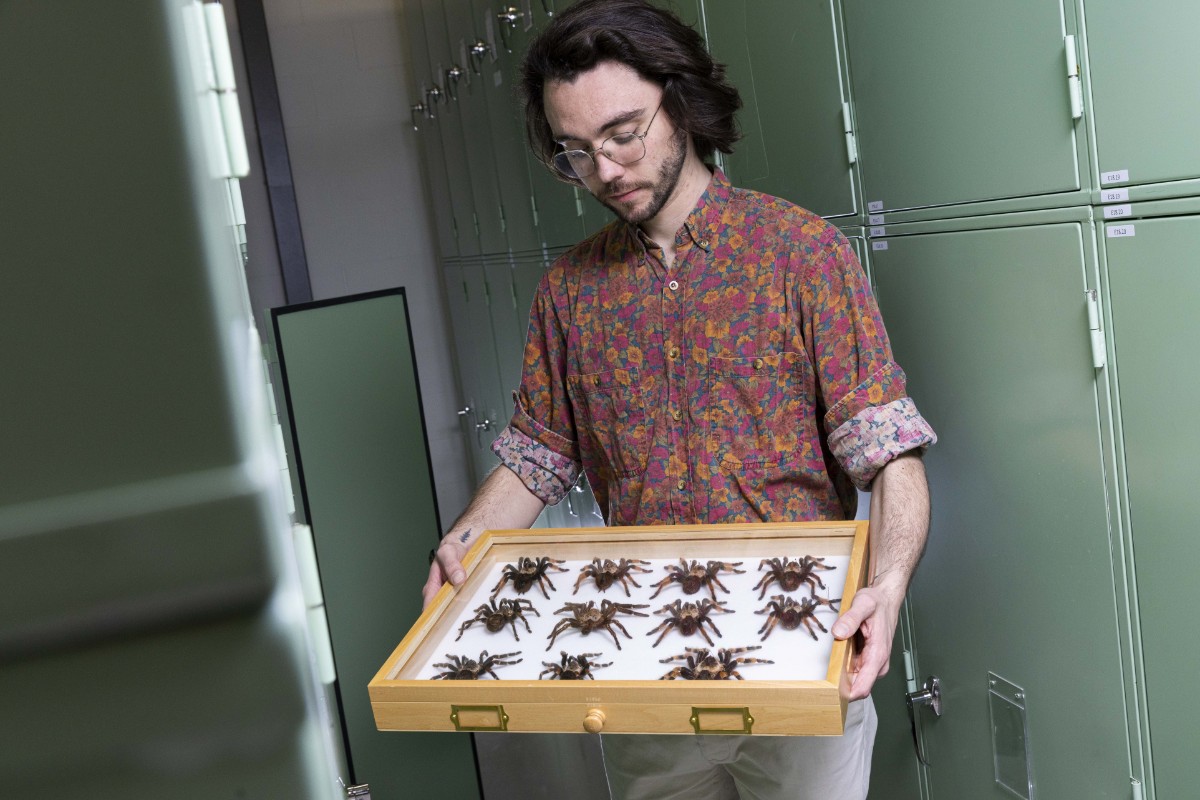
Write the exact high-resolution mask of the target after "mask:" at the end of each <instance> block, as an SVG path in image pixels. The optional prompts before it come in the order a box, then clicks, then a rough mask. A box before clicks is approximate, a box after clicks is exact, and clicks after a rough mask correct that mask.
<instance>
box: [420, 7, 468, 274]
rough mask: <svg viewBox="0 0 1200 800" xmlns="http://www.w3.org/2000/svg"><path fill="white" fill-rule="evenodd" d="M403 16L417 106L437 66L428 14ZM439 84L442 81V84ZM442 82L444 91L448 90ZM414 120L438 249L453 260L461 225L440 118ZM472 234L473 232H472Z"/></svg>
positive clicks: (423, 99) (422, 113)
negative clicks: (432, 58)
mask: <svg viewBox="0 0 1200 800" xmlns="http://www.w3.org/2000/svg"><path fill="white" fill-rule="evenodd" d="M404 14H405V17H406V19H407V22H408V30H409V46H410V47H411V48H412V51H413V52H412V63H413V70H414V71H415V72H416V75H414V76H412V77H413V81H414V83H415V84H416V87H417V88H416V91H414V92H413V94H412V98H413V103H414V104H417V103H419V104H421V105H422V107H423V106H424V103H425V89H426V88H429V87H430V86H431V85H432V83H433V81H434V80H436V79H437V78H436V75H435V72H434V70H435V67H434V66H433V65H431V64H430V62H429V42H428V41H427V40H426V38H425V14H424V12H423V9H422V8H421V5H420V3H411V4H409V5H407V6H405V9H404ZM439 82H440V81H439ZM446 88H447V87H446V85H445V84H444V83H442V85H441V89H442V90H443V91H444V90H446ZM411 121H412V123H413V126H414V127H415V128H416V131H415V132H414V133H413V134H412V135H413V136H415V137H416V139H417V142H418V144H419V145H420V148H421V157H422V160H423V161H424V162H425V165H426V168H427V170H428V173H427V174H428V176H429V189H430V193H431V194H432V200H433V218H434V222H435V224H436V226H437V234H438V247H439V249H440V252H441V255H442V257H443V258H453V257H454V256H457V255H458V254H459V253H458V222H457V220H456V219H455V210H454V201H453V199H452V198H451V196H450V175H449V173H448V172H447V170H446V152H445V150H444V147H443V144H442V132H441V129H440V124H441V119H440V117H436V118H435V117H430V116H429V115H428V114H426V112H425V111H423V110H413V112H412V115H411ZM471 233H472V234H473V233H474V231H473V230H471Z"/></svg>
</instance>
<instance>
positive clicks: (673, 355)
mask: <svg viewBox="0 0 1200 800" xmlns="http://www.w3.org/2000/svg"><path fill="white" fill-rule="evenodd" d="M667 355H668V356H669V357H670V358H679V348H678V347H672V348H671V349H670V350H668V351H667Z"/></svg>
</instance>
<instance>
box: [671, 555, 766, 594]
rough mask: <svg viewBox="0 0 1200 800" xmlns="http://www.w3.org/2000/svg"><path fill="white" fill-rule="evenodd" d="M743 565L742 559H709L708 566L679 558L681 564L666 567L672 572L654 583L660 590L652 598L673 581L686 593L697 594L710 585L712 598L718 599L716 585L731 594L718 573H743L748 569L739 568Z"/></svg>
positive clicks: (709, 589)
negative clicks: (729, 560) (728, 560)
mask: <svg viewBox="0 0 1200 800" xmlns="http://www.w3.org/2000/svg"><path fill="white" fill-rule="evenodd" d="M741 565H742V562H741V561H734V562H733V563H728V562H725V561H709V562H708V565H707V566H704V567H702V566H700V564H699V563H698V562H697V561H694V560H693V561H692V563H691V564H688V562H687V559H683V558H681V559H679V566H678V567H676V566H674V565H671V566H668V567H664V568H663V569H665V570H666V571H667V572H669V573H671V574H670V575H668V576H667V577H665V578H663V579H662V580H661V581H659V582H658V583H656V584H654V585H655V586H657V587H658V591H656V592H655V593H654V594H652V595H650V599H651V600H653V599H654V598H656V597H658V594H659V592H661V591H662V590H663V589H665V588H667V587H668V586H670V585H671V584H672V583H678V584H680V585H681V586H682V587H683V593H684V594H695V593H696V592H698V591H700V589H702V588H704V587H708V591H709V592H710V593H712V599H713V600H716V599H717V590H716V589H715V588H714V587H715V586H720V587H721V590H722V591H723V592H725V594H729V589H727V588H726V587H725V584H723V583H721V580H720V578H718V577H717V573H719V572H722V571H725V572H730V573H737V574H739V575H740V574H742V573H744V572H745V571H746V570H744V569H738V567H740V566H741Z"/></svg>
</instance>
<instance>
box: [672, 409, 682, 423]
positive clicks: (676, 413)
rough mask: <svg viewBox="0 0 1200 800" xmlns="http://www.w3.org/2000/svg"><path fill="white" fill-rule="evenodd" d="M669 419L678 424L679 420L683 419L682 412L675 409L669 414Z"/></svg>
mask: <svg viewBox="0 0 1200 800" xmlns="http://www.w3.org/2000/svg"><path fill="white" fill-rule="evenodd" d="M671 417H672V418H673V419H674V420H675V421H676V422H678V421H679V420H681V419H683V412H682V411H680V410H679V409H678V408H677V409H675V410H674V411H672V412H671Z"/></svg>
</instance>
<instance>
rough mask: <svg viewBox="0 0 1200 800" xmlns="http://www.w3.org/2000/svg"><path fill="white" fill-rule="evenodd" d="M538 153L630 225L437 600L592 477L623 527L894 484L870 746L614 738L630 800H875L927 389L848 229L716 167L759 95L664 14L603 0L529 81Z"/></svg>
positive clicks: (534, 315)
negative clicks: (893, 343) (472, 559)
mask: <svg viewBox="0 0 1200 800" xmlns="http://www.w3.org/2000/svg"><path fill="white" fill-rule="evenodd" d="M523 88H524V92H525V102H526V117H527V126H528V130H529V135H530V141H531V143H532V144H533V146H534V148H535V150H536V151H537V152H538V155H539V156H541V157H542V159H543V160H544V161H546V162H547V164H549V165H551V166H553V168H555V169H556V170H557V172H558V174H559V175H560V177H562V178H563V179H564V180H567V181H569V182H573V183H576V184H577V185H581V186H583V187H586V189H587V190H588V191H590V192H591V193H592V194H593V195H594V196H595V197H596V198H597V199H599V200H600V201H601V202H603V203H604V204H605V205H606V206H608V207H609V208H610V209H611V210H612V211H613V212H614V213H615V214H616V216H617V217H618V219H617V220H616V221H614V222H613V223H611V224H609V225H608V226H607V227H605V228H604V229H603V230H602V231H600V232H599V233H598V234H596V235H595V236H593V237H591V238H590V239H588V240H586V241H584V242H582V243H581V244H579V245H577V246H576V247H574V248H573V249H572V250H570V251H569V252H567V253H566V254H565V255H563V256H562V257H560V258H559V259H558V260H557V261H556V262H555V263H554V264H553V265H552V266H551V267H550V268H549V269H548V270H547V272H546V274H545V275H544V276H543V278H542V281H541V284H540V285H539V287H538V291H537V296H536V299H535V301H534V304H533V308H532V310H531V312H530V325H529V338H528V341H527V343H526V349H525V367H524V375H523V376H522V384H521V389H520V392H519V393H518V395H517V404H516V409H515V413H514V415H513V418H512V421H511V423H510V424H509V426H508V427H507V428H506V429H505V430H504V431H503V432H502V433H501V435H500V436H499V438H498V439H497V440H496V442H495V444H494V445H493V450H494V451H495V452H496V454H497V455H498V456H499V457H500V459H501V461H502V463H503V466H502V467H500V468H497V469H496V470H495V471H494V472H493V473H492V474H491V475H490V476H489V477H488V479H487V480H486V481H485V482H484V484H483V486H482V487H481V488H480V490H479V492H478V493H477V494H476V496H475V498H474V499H473V501H472V503H471V505H470V507H469V508H468V509H467V511H466V512H465V513H464V514H463V516H462V518H461V519H459V521H458V522H457V523H456V524H455V525H454V527H453V528H452V529H451V530H450V532H449V533H448V534H447V535H446V537H445V538H444V539H443V543H442V545H441V547H440V548H439V549H438V552H437V559H436V562H435V564H434V565H433V567H432V568H431V570H430V576H429V581H428V582H427V584H426V586H425V589H424V594H425V598H426V602H428V601H429V599H430V598H431V597H432V596H433V594H434V593H435V592H436V591H437V590H438V588H439V587H440V586H441V584H442V583H443V581H444V580H446V579H449V580H450V581H451V582H452V583H455V584H458V583H461V582H462V580H463V578H464V574H463V570H462V566H461V564H460V560H461V558H462V556H463V554H464V553H465V552H466V549H467V546H468V545H469V543H470V542H471V541H472V539H473V538H474V537H475V536H477V535H478V533H479V532H480V531H482V530H484V529H487V528H513V527H522V526H527V525H529V524H531V523H532V522H533V521H534V519H535V518H536V517H537V515H538V513H539V512H540V511H541V509H542V508H543V506H544V504H545V503H557V502H558V501H559V500H561V499H562V498H563V497H564V496H565V494H566V492H567V491H569V490H570V488H571V486H572V485H573V484H574V483H575V481H576V480H577V479H578V478H579V475H580V472H581V471H582V472H584V473H586V474H587V477H588V480H589V482H590V483H591V486H592V489H593V491H594V493H595V496H596V499H597V502H598V504H599V505H600V507H601V508H602V509H604V511H605V516H606V519H607V521H608V523H609V524H610V525H635V524H656V523H657V524H674V523H680V524H683V523H720V522H743V521H753V522H758V521H796V520H822V519H844V518H847V517H852V516H853V515H854V512H855V505H856V492H855V486H856V485H857V486H859V487H861V488H864V489H866V488H870V489H871V490H872V499H871V519H872V526H871V527H872V541H871V555H872V578H871V581H870V583H869V586H868V587H866V588H864V589H862V590H860V591H859V592H858V593H857V594H856V595H855V598H854V603H853V606H852V607H851V608H849V609H845V610H844V612H843V613H842V615H841V617H840V618H839V620H838V622H837V623H836V624H835V625H834V627H833V633H834V635H835V636H837V637H839V638H842V639H845V638H848V637H851V636H854V635H855V634H857V635H858V636H859V638H860V641H861V650H860V651H859V653H858V654H857V656H856V658H855V662H854V664H853V665H852V676H853V679H852V682H851V683H850V685H849V687H848V699H850V700H851V701H852V702H851V703H850V706H849V709H848V712H847V725H846V734H845V735H844V736H842V737H836V738H792V739H789V738H779V737H774V738H773V737H766V738H764V737H739V736H719V737H670V736H605V737H604V750H605V764H606V768H607V770H608V774H609V780H610V785H611V788H612V790H613V794H614V797H619V798H625V797H639V798H655V799H656V800H660V799H661V798H668V797H680V798H687V799H688V800H701V798H710V797H711V798H726V797H737V796H739V793H740V794H741V796H744V797H754V798H764V799H765V798H784V797H787V798H797V797H801V798H814V799H816V798H821V800H831V799H834V798H836V799H837V800H842V799H843V798H856V797H863V796H865V794H866V788H867V779H868V776H869V772H870V756H871V746H872V742H873V739H874V733H875V724H876V721H875V713H874V707H873V706H872V705H871V700H870V698H869V693H870V690H871V686H872V684H873V683H874V681H875V679H876V678H877V677H878V676H880V675H882V674H884V673H885V672H886V670H887V662H888V656H889V654H890V651H891V645H892V638H893V636H894V633H895V629H896V623H897V619H898V615H899V609H900V603H901V601H902V600H903V597H904V593H905V591H906V589H907V586H908V582H909V579H910V578H911V576H912V573H913V570H914V569H915V568H916V565H917V562H918V561H919V559H920V556H921V552H922V549H923V547H924V542H925V537H926V532H927V528H928V514H929V507H928V491H927V487H926V484H925V475H924V469H923V466H922V464H921V461H920V458H919V454H920V452H921V450H922V449H923V448H924V447H926V446H927V445H929V444H931V443H932V442H933V441H935V436H934V434H933V431H932V430H931V429H930V427H929V425H928V424H927V423H926V422H925V420H924V419H922V418H921V416H920V414H919V413H917V410H916V407H915V406H914V404H913V402H912V400H911V399H910V398H909V397H908V396H907V394H906V391H905V383H904V374H903V372H902V371H901V370H900V368H899V367H898V366H897V365H896V364H895V362H893V361H892V359H891V352H890V348H889V346H888V342H887V337H886V334H885V332H884V330H883V325H882V322H881V321H880V319H879V314H878V310H877V308H876V306H875V302H874V300H873V298H872V297H871V295H870V292H869V290H868V287H867V284H866V279H865V276H864V274H863V272H862V268H861V267H860V266H859V264H858V262H857V261H856V259H855V258H854V255H853V254H852V251H851V249H850V247H849V245H848V243H847V242H846V240H845V239H844V238H843V237H842V236H841V234H840V233H838V231H837V230H836V229H835V228H833V227H832V226H830V225H828V224H827V223H825V222H824V221H823V220H822V219H820V218H819V217H817V216H815V215H813V214H811V213H809V212H807V211H804V210H803V209H800V208H798V207H796V206H794V205H792V204H790V203H787V202H785V201H782V200H779V199H777V198H773V197H768V196H765V195H761V194H758V193H755V192H748V191H743V190H739V189H735V188H733V187H731V186H730V185H729V183H728V182H727V181H726V179H725V177H724V175H722V174H721V173H720V172H719V171H715V170H711V169H710V168H709V167H708V166H706V164H705V160H706V159H708V158H710V157H711V156H712V155H713V153H714V152H715V150H721V151H723V152H730V150H731V147H732V144H733V142H734V141H735V140H736V138H737V133H736V125H735V122H734V112H735V111H736V110H737V108H738V107H739V106H740V99H739V98H738V94H737V91H736V89H734V88H733V87H731V86H730V85H729V84H728V83H726V82H725V80H724V70H723V67H721V66H720V65H719V64H716V63H714V62H713V61H712V59H711V58H710V57H709V55H708V53H707V51H706V49H705V47H704V43H703V41H702V40H701V38H700V37H699V35H698V34H696V33H695V32H694V31H693V30H691V29H690V28H688V27H687V26H686V25H683V24H682V23H681V22H680V21H679V20H677V19H676V18H675V17H673V16H672V15H670V14H668V13H667V12H664V11H662V10H660V9H657V8H655V7H653V6H651V5H649V4H648V3H645V2H642V0H583V2H580V3H578V4H576V5H574V6H572V7H570V8H569V9H567V10H566V11H565V12H563V13H562V14H561V15H559V16H557V17H556V18H555V19H554V21H553V22H552V23H551V24H550V25H548V26H547V28H546V30H545V31H544V32H543V34H542V35H541V36H540V37H538V39H537V40H536V41H535V42H534V43H533V44H532V45H531V47H530V51H529V53H528V55H527V56H526V60H525V67H524V86H523Z"/></svg>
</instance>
